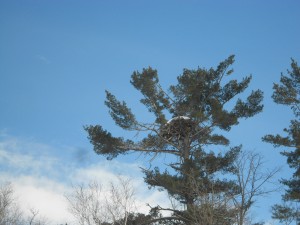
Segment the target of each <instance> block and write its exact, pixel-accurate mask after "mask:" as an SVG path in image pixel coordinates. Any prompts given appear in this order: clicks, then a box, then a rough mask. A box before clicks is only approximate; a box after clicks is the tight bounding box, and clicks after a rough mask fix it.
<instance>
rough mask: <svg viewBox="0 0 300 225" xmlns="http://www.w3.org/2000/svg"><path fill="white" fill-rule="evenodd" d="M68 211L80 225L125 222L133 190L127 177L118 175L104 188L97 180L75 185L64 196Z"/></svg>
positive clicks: (132, 206)
mask: <svg viewBox="0 0 300 225" xmlns="http://www.w3.org/2000/svg"><path fill="white" fill-rule="evenodd" d="M66 199H67V201H68V203H69V211H70V212H71V213H72V214H73V216H74V217H75V218H76V220H77V222H78V224H80V225H103V224H105V223H107V222H109V223H112V224H117V221H120V220H122V221H124V222H123V224H122V225H126V224H127V219H128V215H129V213H130V212H131V211H132V210H133V208H134V205H135V204H134V190H133V187H132V184H131V182H130V180H129V179H124V178H121V177H118V183H117V184H115V183H113V182H111V183H110V187H109V188H108V189H107V190H106V189H104V188H103V186H102V185H101V184H99V183H97V182H95V181H94V182H91V183H90V184H88V185H77V186H75V187H74V188H73V192H72V194H70V195H67V196H66Z"/></svg>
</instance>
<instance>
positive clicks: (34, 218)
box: [26, 208, 48, 225]
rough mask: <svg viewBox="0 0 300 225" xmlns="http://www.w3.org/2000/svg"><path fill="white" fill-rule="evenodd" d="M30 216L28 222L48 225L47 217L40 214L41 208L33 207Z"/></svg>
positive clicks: (30, 224)
mask: <svg viewBox="0 0 300 225" xmlns="http://www.w3.org/2000/svg"><path fill="white" fill-rule="evenodd" d="M29 211H30V216H29V217H28V219H27V221H26V224H29V225H47V224H48V222H47V219H46V218H45V217H42V216H40V215H39V214H40V213H39V210H37V209H34V208H31V209H30V210H29Z"/></svg>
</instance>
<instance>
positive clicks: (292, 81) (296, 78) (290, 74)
mask: <svg viewBox="0 0 300 225" xmlns="http://www.w3.org/2000/svg"><path fill="white" fill-rule="evenodd" d="M273 89H274V93H273V95H272V98H273V100H274V102H276V103H277V104H282V105H286V106H289V107H290V108H291V109H292V111H293V113H294V116H295V119H293V120H291V122H290V126H289V128H285V129H284V132H285V133H286V136H282V135H278V134H277V135H266V136H265V137H263V140H264V141H266V142H269V143H271V144H273V145H274V147H285V148H286V149H285V150H284V151H282V152H281V154H282V155H284V156H285V157H287V163H288V165H289V167H290V168H292V169H294V170H295V171H294V173H293V175H292V178H291V179H282V180H281V182H282V183H283V184H284V185H285V186H286V187H287V189H286V191H285V194H284V195H283V196H282V200H283V202H284V204H283V205H275V206H273V217H274V218H276V219H279V220H280V221H281V222H283V221H284V222H290V221H293V220H295V221H296V220H297V218H298V219H299V218H300V211H299V208H297V207H299V203H300V121H299V118H300V67H299V66H298V65H297V62H296V61H295V60H293V59H292V62H291V70H288V71H287V75H284V74H281V79H280V84H274V86H273ZM287 149H291V150H287ZM293 203H294V204H293ZM298 222H299V220H298Z"/></svg>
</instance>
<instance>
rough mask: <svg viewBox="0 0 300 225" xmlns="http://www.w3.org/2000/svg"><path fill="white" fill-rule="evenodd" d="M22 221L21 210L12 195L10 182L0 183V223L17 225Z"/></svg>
mask: <svg viewBox="0 0 300 225" xmlns="http://www.w3.org/2000/svg"><path fill="white" fill-rule="evenodd" d="M21 223H22V212H21V210H20V208H19V206H18V205H17V202H16V199H15V197H14V190H13V187H12V185H11V184H10V183H7V184H1V185H0V225H19V224H21Z"/></svg>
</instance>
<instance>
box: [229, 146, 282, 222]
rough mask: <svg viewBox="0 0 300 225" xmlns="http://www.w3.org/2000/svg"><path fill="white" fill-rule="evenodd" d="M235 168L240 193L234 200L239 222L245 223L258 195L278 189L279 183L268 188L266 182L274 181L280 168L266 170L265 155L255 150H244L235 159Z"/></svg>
mask: <svg viewBox="0 0 300 225" xmlns="http://www.w3.org/2000/svg"><path fill="white" fill-rule="evenodd" d="M235 168H236V172H235V175H236V179H237V185H238V193H239V194H238V195H235V196H234V197H233V202H234V205H235V207H236V209H237V224H238V225H243V224H245V221H246V216H247V212H248V211H249V209H250V208H251V206H252V205H253V204H254V202H255V200H256V198H257V197H259V196H263V195H266V194H269V193H271V192H274V191H278V189H279V188H278V187H277V185H273V186H272V188H266V187H265V184H266V183H270V182H272V178H273V177H274V175H275V174H276V173H278V172H279V170H280V168H275V169H272V170H269V171H266V170H265V169H264V161H263V157H262V156H261V155H260V154H258V153H253V152H242V153H241V154H240V156H239V158H238V159H237V160H236V161H235Z"/></svg>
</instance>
